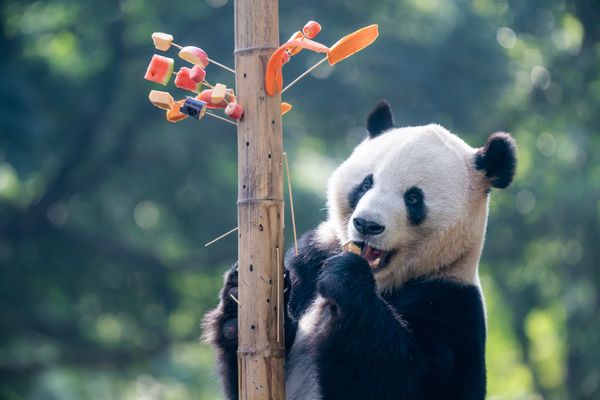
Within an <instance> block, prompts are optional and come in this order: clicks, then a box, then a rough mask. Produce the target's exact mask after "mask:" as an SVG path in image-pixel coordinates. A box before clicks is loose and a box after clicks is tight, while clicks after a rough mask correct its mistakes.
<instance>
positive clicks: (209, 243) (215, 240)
mask: <svg viewBox="0 0 600 400" xmlns="http://www.w3.org/2000/svg"><path fill="white" fill-rule="evenodd" d="M238 229H240V228H239V227H237V226H236V227H235V228H233V229H232V230H230V231H229V232H225V233H224V234H222V235H221V236H219V237H218V238H215V239H213V240H211V241H210V242H208V243H206V244H205V245H204V247H208V246H210V245H211V244H213V243H215V242H217V241H219V240H221V239H223V238H224V237H225V236H227V235H231V234H232V233H233V232H235V231H237V230H238Z"/></svg>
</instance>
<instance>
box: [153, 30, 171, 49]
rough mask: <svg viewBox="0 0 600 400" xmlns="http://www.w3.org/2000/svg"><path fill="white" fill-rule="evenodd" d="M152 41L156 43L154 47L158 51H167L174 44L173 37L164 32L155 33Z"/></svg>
mask: <svg viewBox="0 0 600 400" xmlns="http://www.w3.org/2000/svg"><path fill="white" fill-rule="evenodd" d="M152 41H153V42H154V47H156V48H157V49H158V50H161V51H167V50H169V48H170V47H171V43H173V35H169V34H168V33H162V32H154V33H153V34H152Z"/></svg>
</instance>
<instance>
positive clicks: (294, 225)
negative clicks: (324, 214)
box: [283, 152, 298, 256]
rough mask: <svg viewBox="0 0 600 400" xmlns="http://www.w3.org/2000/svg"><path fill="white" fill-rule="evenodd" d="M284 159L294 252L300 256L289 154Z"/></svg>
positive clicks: (284, 153) (285, 154) (284, 155)
mask: <svg viewBox="0 0 600 400" xmlns="http://www.w3.org/2000/svg"><path fill="white" fill-rule="evenodd" d="M283 159H284V161H285V172H286V174H287V182H288V192H289V196H290V211H291V212H292V230H293V231H294V250H295V251H296V256H298V236H297V235H296V216H295V215H296V213H295V211H294V196H293V194H292V178H291V177H290V164H289V162H288V157H287V153H286V152H283Z"/></svg>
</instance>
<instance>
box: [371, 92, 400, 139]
mask: <svg viewBox="0 0 600 400" xmlns="http://www.w3.org/2000/svg"><path fill="white" fill-rule="evenodd" d="M393 127H394V116H393V115H392V108H391V107H390V105H389V103H388V102H387V101H385V100H380V101H379V103H377V104H376V105H375V107H374V108H373V111H371V113H370V114H369V116H368V117H367V130H368V131H369V137H371V138H374V137H376V136H379V135H380V134H382V133H383V132H385V131H387V130H388V129H391V128H393Z"/></svg>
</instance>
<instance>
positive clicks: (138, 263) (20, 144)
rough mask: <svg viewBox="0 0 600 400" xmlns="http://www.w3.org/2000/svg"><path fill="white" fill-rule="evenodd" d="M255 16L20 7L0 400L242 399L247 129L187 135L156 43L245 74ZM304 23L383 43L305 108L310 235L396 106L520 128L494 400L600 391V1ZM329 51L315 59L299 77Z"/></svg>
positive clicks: (318, 90)
mask: <svg viewBox="0 0 600 400" xmlns="http://www.w3.org/2000/svg"><path fill="white" fill-rule="evenodd" d="M232 8H233V4H232V2H231V1H228V0H206V2H198V1H192V0H180V1H177V2H176V3H174V2H164V1H159V0H122V1H112V0H108V1H102V2H100V1H91V0H78V1H74V0H70V1H69V0H53V1H35V2H33V1H29V0H5V1H3V2H2V3H0V13H1V18H0V24H1V25H0V35H1V43H0V59H1V60H2V61H1V65H0V68H1V74H0V102H1V105H2V106H1V107H0V301H1V313H0V326H1V329H0V398H2V399H84V398H85V399H110V398H115V399H192V398H194V399H196V398H197V399H213V398H217V397H218V396H219V394H218V393H219V389H218V385H217V380H216V377H215V375H214V372H213V370H212V355H211V352H210V350H209V349H208V348H207V346H205V345H203V344H200V343H199V342H198V337H199V336H200V334H201V328H200V326H199V320H200V318H201V316H202V314H203V313H204V312H205V311H206V310H207V309H208V308H209V307H212V306H213V305H214V304H215V301H216V300H215V299H216V293H217V291H218V289H219V287H220V283H221V274H222V272H223V271H224V269H225V268H226V266H227V265H228V264H230V263H231V262H233V261H234V260H235V258H236V254H235V253H236V243H235V239H234V237H233V236H232V237H229V238H227V239H224V240H222V241H221V242H219V243H217V244H215V245H213V246H212V247H209V248H204V247H203V246H202V244H203V243H205V242H207V241H208V240H210V239H212V238H213V237H215V236H217V235H219V234H221V233H222V232H225V231H227V230H229V229H230V228H232V227H234V226H235V224H236V208H235V207H236V192H235V190H236V144H235V141H236V137H235V131H234V130H233V129H232V128H231V127H230V126H227V125H225V126H224V125H223V124H221V123H219V122H218V121H216V122H215V121H212V120H204V121H202V122H201V123H197V122H195V121H184V122H182V123H180V124H177V125H171V124H168V123H167V122H165V121H164V120H163V115H162V113H161V112H159V111H158V110H156V109H154V108H153V107H152V106H151V105H150V104H149V103H148V101H147V98H146V96H147V93H148V91H149V90H150V88H152V87H153V85H151V84H150V83H149V82H147V81H144V80H143V79H142V76H143V73H144V70H145V66H146V63H147V61H148V60H149V58H150V56H151V54H152V53H153V52H154V50H153V47H152V42H151V40H150V34H151V33H152V32H153V31H165V32H171V33H173V34H174V35H175V37H176V39H177V41H178V42H180V43H189V44H198V45H200V46H202V47H203V48H205V49H206V50H207V51H208V52H209V54H211V56H212V57H214V58H215V59H218V60H221V61H223V62H225V63H226V64H233V61H232V60H233V57H232V51H233V48H232V44H233V18H232ZM280 11H281V37H282V40H285V39H286V38H287V37H288V35H290V34H291V33H293V31H295V30H297V29H298V28H299V27H301V26H302V25H303V24H304V22H305V21H306V20H308V19H311V18H314V19H317V20H319V21H320V22H321V23H322V24H323V27H324V29H323V32H322V33H321V36H320V38H321V39H322V40H323V41H324V42H326V43H333V42H334V41H335V40H337V38H339V37H341V36H342V35H344V34H346V33H348V32H350V31H352V30H354V29H356V28H358V27H361V26H363V25H366V24H369V23H379V24H380V30H381V37H380V39H379V40H378V41H377V42H376V43H375V44H374V45H373V46H372V47H370V48H369V49H368V50H367V51H365V52H363V53H361V54H359V55H357V56H355V57H353V58H352V59H351V60H348V61H345V62H343V63H340V64H339V65H338V66H336V67H335V69H328V68H322V69H318V70H317V71H316V72H315V73H314V74H313V77H312V78H311V79H307V80H305V81H304V82H303V84H302V85H299V86H296V87H294V89H293V90H291V91H290V92H289V93H286V101H288V102H290V103H292V104H293V105H294V111H293V112H292V113H290V114H288V115H287V116H286V117H285V119H284V121H285V124H284V126H285V131H284V135H285V146H286V151H287V152H288V153H289V155H290V161H291V165H292V174H293V181H294V184H295V190H296V191H295V196H296V199H295V200H296V205H297V219H298V224H299V229H300V230H301V231H303V230H306V229H309V228H311V227H312V226H314V225H315V224H316V223H318V222H319V221H320V220H321V219H322V218H324V216H325V212H324V209H323V206H324V195H325V186H326V179H327V176H328V174H329V173H330V172H331V170H332V169H333V168H334V166H335V165H336V164H337V163H338V162H339V161H340V160H342V159H343V158H344V157H345V156H346V155H347V154H348V152H349V151H350V150H351V149H352V147H353V146H354V145H355V144H356V143H357V142H358V140H360V138H361V137H362V136H363V135H364V128H363V120H364V117H365V115H366V114H367V112H368V110H369V108H370V107H371V106H372V104H373V103H374V102H375V101H376V100H378V99H379V98H381V97H385V98H388V99H389V100H390V101H391V102H392V104H393V106H394V107H395V110H396V117H397V121H398V123H399V124H402V125H415V124H423V123H428V122H438V123H440V124H442V125H445V126H446V127H448V128H449V129H451V130H453V131H455V132H457V133H458V134H460V135H461V136H463V137H465V138H466V139H467V141H468V142H469V143H470V144H471V145H473V146H478V145H482V144H483V143H484V141H485V138H486V137H487V135H488V134H489V133H490V132H492V131H494V130H505V131H510V132H512V133H513V134H514V135H515V136H516V138H517V140H518V142H519V158H520V165H519V170H518V176H517V178H516V181H515V183H514V184H513V186H512V187H511V188H510V189H509V190H507V191H503V192H494V193H493V195H492V198H493V199H492V205H491V214H490V229H489V233H488V237H487V243H486V248H485V250H484V255H483V260H482V265H481V273H482V281H483V286H484V290H485V292H486V296H487V304H488V311H489V312H488V322H489V343H488V371H489V374H488V375H489V394H490V396H489V397H490V398H497V399H500V398H540V396H542V397H543V398H548V399H565V398H570V399H593V398H598V396H600V388H599V386H600V365H599V364H598V359H599V358H600V345H599V343H598V342H599V335H598V332H600V320H599V319H598V317H597V315H598V314H597V313H598V305H599V301H600V299H599V297H598V289H599V285H600V269H599V268H598V259H600V246H599V245H598V244H599V243H600V200H599V199H600V196H599V195H600V163H599V162H598V153H597V150H598V148H599V146H600V138H599V128H598V127H599V126H600V113H599V112H598V110H600V68H599V66H600V44H599V41H598V40H599V38H600V23H599V21H600V3H599V2H598V1H594V0H588V1H584V0H582V1H573V0H544V1H542V0H531V1H526V2H524V1H517V0H510V1H507V0H455V1H444V0H400V1H392V0H387V1H380V2H365V1H359V0H344V1H335V0H332V1H327V2H324V1H314V0H307V1H304V2H296V3H294V4H291V2H281V4H280ZM314 60H315V58H314V57H312V56H311V55H309V54H302V55H300V56H298V58H297V59H295V60H294V62H293V63H291V64H289V65H288V66H286V68H287V69H286V71H285V72H286V74H288V75H287V76H288V79H289V77H293V76H294V75H296V74H298V73H299V72H300V71H301V70H302V69H303V68H304V67H305V66H307V65H309V64H311V63H312V62H314ZM208 72H209V79H210V80H211V81H224V82H229V83H232V77H231V76H230V75H227V74H226V73H224V72H222V71H220V70H218V69H217V70H215V69H214V68H213V67H209V71H208ZM323 78H328V79H327V80H323ZM179 94H181V93H179ZM288 218H289V216H288ZM287 226H288V227H290V226H291V224H289V223H288V224H287ZM287 233H288V243H291V242H290V241H289V238H290V237H291V236H290V235H289V234H290V232H289V229H288V232H287ZM594 332H596V333H594Z"/></svg>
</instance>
